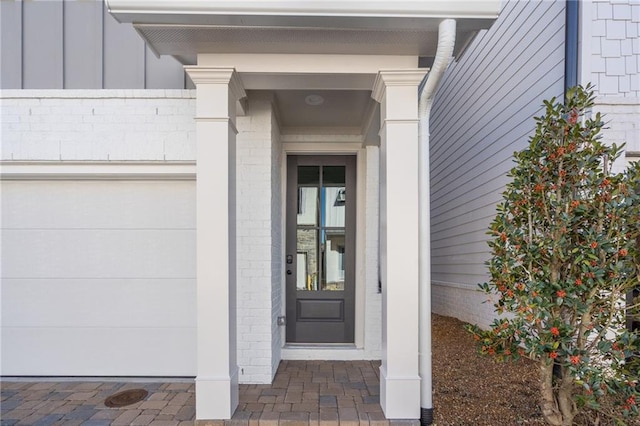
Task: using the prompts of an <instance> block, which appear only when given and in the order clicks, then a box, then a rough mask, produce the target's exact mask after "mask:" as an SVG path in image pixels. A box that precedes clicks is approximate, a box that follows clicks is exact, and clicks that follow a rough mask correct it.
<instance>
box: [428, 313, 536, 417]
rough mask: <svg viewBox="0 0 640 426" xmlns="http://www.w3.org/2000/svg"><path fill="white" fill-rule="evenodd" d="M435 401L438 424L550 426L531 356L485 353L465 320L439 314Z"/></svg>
mask: <svg viewBox="0 0 640 426" xmlns="http://www.w3.org/2000/svg"><path fill="white" fill-rule="evenodd" d="M432 338H433V405H434V417H435V418H434V420H435V424H436V425H437V426H447V425H474V426H481V425H487V426H489V425H490V426H494V425H496V426H497V425H500V426H502V425H505V426H506V425H544V424H545V422H544V419H543V418H542V413H541V412H540V408H539V401H538V398H537V390H538V383H539V381H538V376H537V371H536V367H535V364H534V363H533V362H531V361H530V360H528V359H522V360H520V361H518V362H513V363H512V362H509V363H503V362H497V361H495V360H494V359H492V358H489V357H485V356H482V355H480V354H479V353H478V351H477V346H476V342H475V341H474V340H473V337H472V336H471V334H469V333H468V332H467V331H466V330H465V329H464V323H463V322H461V321H459V320H457V319H455V318H450V317H443V316H439V315H433V336H432Z"/></svg>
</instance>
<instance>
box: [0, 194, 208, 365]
mask: <svg viewBox="0 0 640 426" xmlns="http://www.w3.org/2000/svg"><path fill="white" fill-rule="evenodd" d="M1 189H2V195H1V201H2V210H1V213H2V216H1V223H2V247H1V248H2V253H1V260H2V264H1V273H2V287H1V293H0V297H1V300H2V317H1V318H2V324H1V325H2V335H1V340H0V341H1V345H2V348H1V351H2V352H1V353H2V358H1V367H2V371H1V373H2V375H20V376H22V375H46V376H51V375H53V376H194V375H195V371H196V285H195V274H196V266H195V250H196V247H195V182H192V181H188V182H182V181H165V182H159V181H153V182H149V181H137V182H131V181H48V182H45V181H20V182H18V181H15V182H12V181H5V182H3V183H2V187H1Z"/></svg>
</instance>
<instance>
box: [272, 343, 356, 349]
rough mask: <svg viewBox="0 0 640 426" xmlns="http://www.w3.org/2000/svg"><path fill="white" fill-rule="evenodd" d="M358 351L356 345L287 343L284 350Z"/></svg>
mask: <svg viewBox="0 0 640 426" xmlns="http://www.w3.org/2000/svg"><path fill="white" fill-rule="evenodd" d="M307 348H308V349H323V348H326V349H356V345H355V344H354V343H285V345H284V346H283V349H307Z"/></svg>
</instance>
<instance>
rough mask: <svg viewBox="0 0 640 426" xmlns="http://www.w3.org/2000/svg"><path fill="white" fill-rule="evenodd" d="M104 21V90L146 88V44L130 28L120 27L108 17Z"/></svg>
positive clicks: (129, 26) (127, 26) (128, 26)
mask: <svg viewBox="0 0 640 426" xmlns="http://www.w3.org/2000/svg"><path fill="white" fill-rule="evenodd" d="M105 13H106V12H105ZM105 18H107V19H105V20H104V51H103V55H104V88H105V89H134V88H140V87H144V66H145V48H144V42H143V41H142V39H141V38H140V37H139V36H138V35H137V34H136V30H134V29H133V27H132V26H131V25H126V26H125V25H122V24H119V23H118V22H117V21H116V20H115V19H113V18H112V17H111V16H108V15H105Z"/></svg>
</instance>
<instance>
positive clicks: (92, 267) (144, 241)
mask: <svg viewBox="0 0 640 426" xmlns="http://www.w3.org/2000/svg"><path fill="white" fill-rule="evenodd" d="M195 246H196V242H195V231H193V230H103V229H55V230H44V229H39V230H24V229H17V230H15V229H5V230H3V231H2V248H3V250H2V275H3V276H4V277H6V278H96V277H100V278H194V277H195V267H196V266H195Z"/></svg>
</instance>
